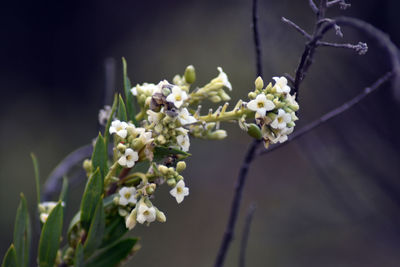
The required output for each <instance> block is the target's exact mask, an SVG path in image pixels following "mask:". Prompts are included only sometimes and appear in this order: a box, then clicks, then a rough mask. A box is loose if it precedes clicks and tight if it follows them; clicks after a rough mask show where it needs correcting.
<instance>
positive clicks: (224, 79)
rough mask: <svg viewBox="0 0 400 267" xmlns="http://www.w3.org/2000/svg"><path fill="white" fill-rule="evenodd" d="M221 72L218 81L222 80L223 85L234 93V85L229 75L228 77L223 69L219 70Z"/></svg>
mask: <svg viewBox="0 0 400 267" xmlns="http://www.w3.org/2000/svg"><path fill="white" fill-rule="evenodd" d="M217 69H218V71H219V75H218V77H217V78H218V79H220V80H221V82H222V84H223V85H224V86H225V87H226V88H228V89H229V90H230V91H232V85H231V83H230V82H229V80H228V75H226V73H225V72H224V70H223V69H222V68H221V67H218V68H217Z"/></svg>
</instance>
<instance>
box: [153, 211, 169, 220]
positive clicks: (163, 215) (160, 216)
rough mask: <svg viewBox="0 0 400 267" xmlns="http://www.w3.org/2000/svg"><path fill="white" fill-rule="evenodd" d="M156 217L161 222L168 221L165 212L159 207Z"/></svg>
mask: <svg viewBox="0 0 400 267" xmlns="http://www.w3.org/2000/svg"><path fill="white" fill-rule="evenodd" d="M156 219H157V221H159V222H166V221H167V217H165V214H164V212H162V211H159V210H158V209H156Z"/></svg>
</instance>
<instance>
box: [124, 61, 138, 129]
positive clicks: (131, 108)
mask: <svg viewBox="0 0 400 267" xmlns="http://www.w3.org/2000/svg"><path fill="white" fill-rule="evenodd" d="M122 68H123V78H124V93H125V101H126V106H127V114H128V119H129V120H130V121H132V122H133V124H135V125H138V123H137V121H136V118H135V115H136V114H135V113H136V112H135V103H134V101H133V100H134V98H133V95H132V93H131V88H132V85H131V81H130V80H129V78H128V74H127V72H128V70H127V68H128V67H127V64H126V60H125V58H122Z"/></svg>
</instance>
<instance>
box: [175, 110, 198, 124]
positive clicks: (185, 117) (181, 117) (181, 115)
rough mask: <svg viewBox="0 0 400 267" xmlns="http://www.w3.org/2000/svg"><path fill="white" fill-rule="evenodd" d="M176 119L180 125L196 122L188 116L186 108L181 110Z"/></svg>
mask: <svg viewBox="0 0 400 267" xmlns="http://www.w3.org/2000/svg"><path fill="white" fill-rule="evenodd" d="M178 119H179V121H180V122H181V124H182V125H185V124H191V123H195V122H196V121H197V120H196V119H195V118H194V117H193V116H192V115H190V113H189V111H188V110H187V109H186V108H183V109H182V110H181V111H180V112H179V114H178Z"/></svg>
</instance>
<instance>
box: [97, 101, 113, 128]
mask: <svg viewBox="0 0 400 267" xmlns="http://www.w3.org/2000/svg"><path fill="white" fill-rule="evenodd" d="M110 115H111V107H110V106H107V105H106V106H104V108H103V109H100V111H99V123H100V125H102V126H105V125H106V123H107V120H108V118H109V117H110Z"/></svg>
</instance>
